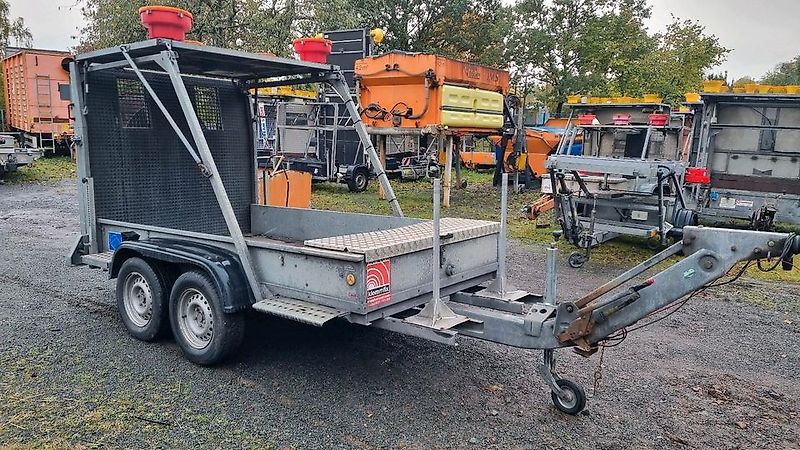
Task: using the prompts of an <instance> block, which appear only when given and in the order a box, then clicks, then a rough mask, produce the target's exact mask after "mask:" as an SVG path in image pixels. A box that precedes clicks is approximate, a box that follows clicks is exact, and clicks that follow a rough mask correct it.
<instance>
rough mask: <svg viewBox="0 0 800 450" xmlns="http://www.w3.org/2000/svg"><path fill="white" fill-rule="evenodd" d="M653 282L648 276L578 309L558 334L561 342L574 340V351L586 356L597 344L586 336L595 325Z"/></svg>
mask: <svg viewBox="0 0 800 450" xmlns="http://www.w3.org/2000/svg"><path fill="white" fill-rule="evenodd" d="M652 284H653V279H652V278H649V279H647V280H646V281H645V282H644V283H641V284H638V285H636V286H632V287H630V288H628V289H627V290H625V291H624V292H620V293H619V294H617V295H615V296H614V297H612V298H610V299H609V300H607V301H604V302H601V303H594V302H593V303H590V304H588V305H586V306H585V307H583V308H581V310H580V311H579V315H578V318H577V319H575V320H574V321H572V323H570V324H569V326H568V327H567V329H566V330H564V331H562V332H561V333H560V334H559V335H558V339H559V340H560V341H561V342H574V343H575V345H576V353H578V354H579V355H581V356H584V357H588V356H591V355H592V354H594V353H595V352H596V351H597V344H596V343H595V344H591V343H589V341H587V340H586V336H588V335H590V334H591V333H592V330H594V327H595V325H597V324H599V323H603V322H605V321H606V320H608V318H610V317H611V316H613V315H614V314H616V313H618V312H619V311H621V310H622V309H623V308H625V307H627V306H630V305H631V304H633V303H634V302H635V301H636V300H639V299H640V298H641V294H639V291H641V290H642V289H644V288H646V287H648V286H650V285H652Z"/></svg>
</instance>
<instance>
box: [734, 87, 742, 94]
mask: <svg viewBox="0 0 800 450" xmlns="http://www.w3.org/2000/svg"><path fill="white" fill-rule="evenodd" d="M733 93H734V94H744V88H743V87H735V86H734V88H733Z"/></svg>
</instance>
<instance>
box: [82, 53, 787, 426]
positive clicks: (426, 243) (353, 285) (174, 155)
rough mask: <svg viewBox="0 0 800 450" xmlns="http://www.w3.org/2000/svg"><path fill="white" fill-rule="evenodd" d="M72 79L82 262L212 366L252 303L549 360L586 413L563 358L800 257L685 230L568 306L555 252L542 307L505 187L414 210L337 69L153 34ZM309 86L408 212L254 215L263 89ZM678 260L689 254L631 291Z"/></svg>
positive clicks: (723, 233) (557, 391) (548, 376)
mask: <svg viewBox="0 0 800 450" xmlns="http://www.w3.org/2000/svg"><path fill="white" fill-rule="evenodd" d="M70 75H71V85H70V86H71V99H72V102H73V103H74V111H75V144H76V147H77V162H78V186H79V189H78V197H79V205H80V236H78V237H77V239H76V241H75V245H74V247H73V249H72V252H71V254H70V255H69V260H70V262H71V263H72V264H82V265H88V266H90V267H96V268H102V269H104V270H107V271H108V273H109V276H110V278H112V279H114V278H115V279H116V280H117V282H116V283H117V285H116V297H117V307H118V310H119V315H120V317H121V320H122V322H123V323H124V325H125V327H126V328H127V330H128V332H129V333H130V334H131V335H132V336H133V337H135V338H137V339H141V340H144V341H151V340H154V339H157V338H158V337H159V336H161V335H162V334H163V333H165V332H167V331H168V330H171V332H172V334H173V336H174V338H175V340H176V341H177V343H178V345H179V346H180V348H181V350H182V351H183V353H184V355H185V356H186V357H187V358H188V359H189V360H190V361H193V362H195V363H198V364H204V365H211V364H215V363H219V362H221V361H223V360H224V359H225V358H226V357H227V356H229V355H230V354H231V353H232V352H233V351H235V350H236V348H237V347H238V346H239V344H240V343H241V341H242V339H243V337H244V332H243V327H244V320H243V313H244V312H245V311H246V310H250V309H253V310H256V311H259V312H263V313H266V314H272V315H275V316H279V317H283V318H285V319H289V320H295V321H299V322H303V323H307V324H311V325H316V326H322V325H324V324H325V323H327V322H329V321H332V320H346V321H348V322H350V323H352V324H357V325H363V326H372V327H377V328H382V329H386V330H391V331H394V332H398V333H404V334H408V335H413V336H417V337H419V338H423V339H429V340H432V341H436V342H441V343H445V344H455V343H456V342H457V340H458V339H459V338H461V337H469V338H476V339H483V340H488V341H493V342H497V343H501V344H505V345H510V346H514V347H521V348H528V349H541V350H543V351H544V356H543V360H542V362H541V365H540V368H541V371H540V372H541V375H542V377H543V379H544V380H545V382H546V383H547V386H548V387H549V388H550V390H551V391H552V399H553V402H554V403H555V405H556V407H557V408H558V409H560V410H561V411H564V412H566V413H569V414H577V413H578V412H580V411H581V410H582V409H583V408H584V406H585V396H584V393H583V390H582V389H581V388H580V387H579V386H578V385H576V384H575V383H573V382H571V381H569V380H566V379H563V378H561V377H560V376H559V375H558V373H557V371H556V367H555V350H557V349H560V348H565V347H575V348H576V350H578V351H579V352H580V353H582V354H584V355H587V356H588V355H591V354H592V353H593V352H594V351H596V350H597V349H598V347H599V346H602V345H603V343H604V341H605V340H606V339H607V338H608V337H609V336H611V335H613V334H614V333H617V332H619V331H620V330H622V329H624V328H625V327H627V326H630V325H631V324H633V323H636V322H637V321H638V320H639V319H641V318H643V317H645V316H647V315H649V314H651V313H653V312H655V311H657V310H659V309H661V308H663V307H665V306H667V305H670V304H671V303H673V302H675V301H676V300H678V299H680V298H682V297H684V296H685V295H688V294H690V293H691V292H693V291H695V290H697V289H700V288H703V287H705V286H708V284H709V283H710V282H712V281H713V280H715V279H717V278H719V277H721V276H723V275H724V274H726V273H727V272H728V271H729V270H730V269H731V268H732V267H733V266H734V264H735V263H736V262H738V261H744V260H753V259H762V258H771V259H774V260H776V261H777V260H781V261H783V263H784V265H788V264H790V263H791V257H792V255H794V254H796V253H798V252H800V239H798V237H796V236H794V235H793V234H779V233H760V232H752V231H732V230H719V229H713V228H697V227H685V228H684V229H683V230H682V232H681V236H682V238H680V239H678V242H677V243H676V244H674V245H673V246H671V247H669V248H668V249H667V250H665V251H663V252H662V253H660V254H658V255H656V256H654V257H652V258H650V259H649V260H648V261H645V262H644V263H642V264H641V265H640V266H637V267H635V268H633V269H631V270H629V271H628V272H626V273H625V274H623V275H620V276H619V277H617V278H615V279H613V280H611V281H609V282H608V283H606V284H605V285H603V286H600V287H599V288H597V289H596V290H595V291H593V292H592V293H590V294H588V295H586V296H584V297H582V298H580V299H565V298H561V299H560V300H559V301H557V300H556V263H557V249H556V246H555V245H553V246H552V247H551V248H550V249H548V250H547V268H546V270H545V271H544V272H546V277H547V282H546V292H545V294H544V295H543V296H539V295H533V294H530V293H527V292H522V291H518V290H514V289H513V288H511V287H510V286H509V285H508V282H507V281H506V279H505V248H506V242H505V212H506V201H505V200H506V195H505V192H506V191H505V190H503V191H502V192H503V193H504V194H503V195H502V200H501V204H502V211H503V214H502V220H501V223H496V222H488V221H481V220H470V219H454V218H440V217H439V195H438V194H439V192H438V190H439V189H438V186H439V183H438V181H436V182H435V183H434V199H433V200H434V201H433V204H434V205H433V206H434V208H433V211H434V219H433V220H419V219H412V218H407V217H403V214H402V210H401V208H400V205H399V203H398V202H397V199H396V198H395V195H394V193H393V191H392V187H391V185H390V184H389V182H388V179H387V178H386V176H385V173H384V171H383V168H382V166H381V163H380V159H379V158H378V155H377V154H376V151H375V148H374V147H373V146H372V144H371V142H370V139H369V136H368V134H367V130H366V128H365V127H364V124H363V123H361V121H360V114H359V111H358V110H357V108H356V107H355V105H354V103H353V100H352V98H351V96H350V91H349V88H348V87H347V84H346V83H345V79H344V77H343V75H342V73H341V71H339V70H338V68H337V67H335V66H330V65H326V64H317V63H309V62H301V61H296V60H291V59H283V58H277V57H270V56H264V55H259V54H252V53H244V52H239V51H233V50H227V49H222V48H215V47H210V46H198V45H193V44H189V43H185V42H177V41H171V40H162V39H153V40H148V41H143V42H137V43H133V44H128V45H123V46H120V47H114V48H108V49H104V50H98V51H93V52H89V53H85V54H82V55H78V56H77V57H76V58H75V61H74V62H73V63H72V64H71V67H70ZM304 83H328V84H329V85H330V86H331V87H332V88H333V90H334V91H335V92H336V93H337V94H338V95H339V96H340V97H341V98H342V101H343V105H344V107H345V108H346V110H347V111H348V113H349V114H350V116H351V118H352V119H353V122H354V128H355V130H356V132H357V133H358V135H359V139H360V141H361V144H362V145H363V147H364V149H365V150H366V153H367V155H368V156H369V158H370V160H371V163H372V167H373V168H374V169H375V172H376V174H377V177H378V180H379V181H380V182H381V184H382V187H383V189H384V192H385V193H386V197H387V199H388V201H389V202H390V204H391V206H392V209H393V211H394V213H395V216H394V217H392V216H377V215H363V214H348V213H341V212H330V211H316V210H311V209H293V208H280V207H271V206H262V205H258V204H256V203H257V202H256V199H257V192H256V183H255V176H256V170H257V163H256V142H257V139H256V138H257V132H256V118H257V102H256V99H255V98H254V97H253V95H254V94H253V92H255V90H254V88H259V87H271V86H277V85H291V84H304ZM504 185H506V183H504ZM676 232H677V231H676ZM679 252H683V254H684V255H685V258H683V259H681V260H680V261H679V262H677V263H676V264H675V265H673V266H672V267H670V268H668V269H666V270H664V271H662V272H661V273H659V274H657V275H654V276H652V277H651V278H649V279H648V280H647V281H645V282H643V283H640V284H637V285H634V286H632V287H631V286H630V285H631V283H630V281H631V280H633V279H634V278H635V277H637V276H639V275H641V274H642V273H643V272H644V271H645V270H647V269H648V268H651V267H652V266H654V265H655V264H656V263H658V262H660V261H663V260H666V259H667V258H668V257H670V256H672V255H674V254H677V253H679ZM562 297H563V296H562Z"/></svg>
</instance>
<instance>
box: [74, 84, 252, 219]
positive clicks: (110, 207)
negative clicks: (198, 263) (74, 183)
mask: <svg viewBox="0 0 800 450" xmlns="http://www.w3.org/2000/svg"><path fill="white" fill-rule="evenodd" d="M145 76H146V78H147V80H148V82H149V83H150V84H151V86H152V87H153V89H154V90H155V92H156V94H157V95H158V97H159V98H160V99H161V101H162V102H163V103H164V105H165V106H166V108H167V110H168V111H169V112H170V114H172V117H173V118H174V119H175V121H176V122H177V123H178V125H179V126H180V128H181V129H182V130H183V133H184V135H185V136H186V137H187V139H189V142H190V143H192V145H194V140H193V139H192V137H191V134H190V133H189V130H188V128H187V126H186V120H185V116H184V115H183V111H182V110H181V109H180V106H179V104H178V99H177V97H176V95H175V92H174V91H173V89H172V84H171V83H170V82H169V78H168V77H167V76H166V75H164V74H155V73H147V74H145ZM87 83H88V86H89V88H88V93H87V95H86V105H87V107H88V115H87V117H86V122H87V129H88V148H89V163H90V166H91V171H92V177H93V178H94V189H95V209H96V214H97V217H98V218H99V219H110V220H119V221H125V222H132V223H137V224H144V225H152V226H160V227H167V228H175V229H179V230H186V231H195V232H201V233H210V234H218V235H228V229H227V226H226V225H225V220H224V218H223V216H222V212H221V211H220V209H219V206H218V205H217V201H216V198H215V196H214V192H213V190H212V188H211V184H210V183H209V181H208V179H206V178H205V177H204V176H203V175H202V174H201V173H200V170H199V169H198V168H197V166H196V165H195V163H194V161H193V160H192V158H191V156H190V155H189V152H188V151H187V150H186V148H184V146H183V144H182V143H181V141H180V139H179V138H178V136H177V135H176V134H175V132H174V131H173V130H172V127H171V126H170V125H169V123H168V122H167V120H166V118H165V117H164V115H163V114H162V113H161V111H160V110H159V109H158V107H157V106H156V105H155V103H153V100H152V99H151V98H150V96H149V95H147V94H146V93H144V95H143V96H142V94H141V93H142V91H141V89H143V86H142V85H141V84H140V83H139V81H138V80H137V79H136V76H135V75H134V74H133V73H132V72H130V71H126V70H103V71H97V72H89V74H88V79H87ZM184 83H185V84H186V87H187V91H188V92H189V95H190V97H192V98H191V100H192V103H193V104H195V105H196V106H195V108H196V109H197V110H202V111H204V112H203V113H202V114H203V118H201V122H205V123H203V128H204V134H205V137H206V140H207V141H208V145H209V147H210V148H211V153H212V155H213V156H214V161H215V162H216V164H217V169H218V170H219V172H220V176H221V178H222V182H223V184H224V185H225V190H226V191H227V193H228V197H229V198H230V201H231V205H232V206H233V210H234V212H235V214H236V218H237V219H238V220H239V226H240V227H241V228H242V232H244V233H249V232H250V203H251V201H252V200H253V186H254V179H253V177H254V169H253V147H252V146H251V141H250V135H251V133H252V130H251V127H250V119H249V116H248V113H247V108H248V101H247V97H246V96H245V95H243V94H242V93H241V91H240V90H239V89H238V88H236V87H235V86H234V85H233V83H231V82H226V81H222V80H213V79H207V78H195V77H184ZM198 103H200V105H198ZM198 112H199V111H198ZM195 148H196V146H195Z"/></svg>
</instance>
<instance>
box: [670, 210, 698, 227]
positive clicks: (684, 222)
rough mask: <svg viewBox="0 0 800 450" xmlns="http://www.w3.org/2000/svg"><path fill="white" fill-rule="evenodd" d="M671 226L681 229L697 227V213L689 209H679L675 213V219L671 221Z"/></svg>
mask: <svg viewBox="0 0 800 450" xmlns="http://www.w3.org/2000/svg"><path fill="white" fill-rule="evenodd" d="M672 222H673V223H672V226H674V227H675V228H683V227H687V226H696V225H697V222H698V220H697V211H693V210H691V209H685V208H680V209H678V210H676V211H675V217H674V219H673V220H672Z"/></svg>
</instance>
